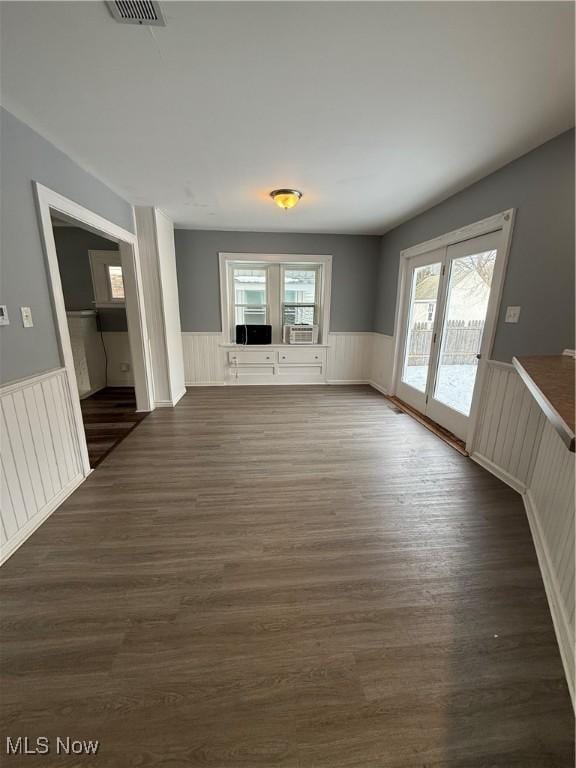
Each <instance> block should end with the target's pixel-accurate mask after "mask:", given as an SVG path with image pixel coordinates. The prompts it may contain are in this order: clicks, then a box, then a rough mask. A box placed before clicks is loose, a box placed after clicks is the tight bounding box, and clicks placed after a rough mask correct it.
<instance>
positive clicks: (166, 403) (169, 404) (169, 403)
mask: <svg viewBox="0 0 576 768" xmlns="http://www.w3.org/2000/svg"><path fill="white" fill-rule="evenodd" d="M187 386H189V385H187ZM185 394H186V387H184V389H183V390H182V391H181V392H179V393H178V394H177V395H176V397H175V398H174V400H155V401H154V405H155V406H156V408H174V406H176V405H177V404H178V403H179V402H180V400H182V398H183V397H184V395H185Z"/></svg>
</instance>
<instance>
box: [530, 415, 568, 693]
mask: <svg viewBox="0 0 576 768" xmlns="http://www.w3.org/2000/svg"><path fill="white" fill-rule="evenodd" d="M524 502H525V505H526V512H527V513H528V520H529V522H530V528H531V530H532V536H533V538H534V543H535V545H536V552H537V554H538V561H539V563H540V570H541V571H542V577H543V580H544V585H545V587H546V594H547V595H548V602H549V604H550V611H551V613H552V618H553V620H554V627H555V629H556V635H557V637H558V644H559V646H560V653H561V655H562V662H563V664H564V669H565V671H566V677H567V680H568V685H569V687H570V694H571V696H572V701H574V675H575V673H576V669H575V663H574V650H575V646H574V641H575V636H574V454H573V453H571V452H570V451H569V450H568V449H567V447H566V445H565V444H564V443H563V442H562V440H561V438H560V437H559V435H558V434H557V433H556V431H555V430H554V428H553V427H552V425H551V424H550V422H548V421H546V423H545V424H544V429H543V430H542V433H541V438H540V441H539V446H538V453H537V456H536V461H535V464H534V469H533V472H532V476H531V478H530V479H529V487H528V490H527V492H526V494H525V496H524Z"/></svg>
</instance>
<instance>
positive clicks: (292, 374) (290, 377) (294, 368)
mask: <svg viewBox="0 0 576 768" xmlns="http://www.w3.org/2000/svg"><path fill="white" fill-rule="evenodd" d="M278 380H280V381H287V382H295V383H298V384H308V383H313V382H321V381H324V370H323V368H322V365H279V366H278Z"/></svg>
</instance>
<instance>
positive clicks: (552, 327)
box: [375, 130, 574, 362]
mask: <svg viewBox="0 0 576 768" xmlns="http://www.w3.org/2000/svg"><path fill="white" fill-rule="evenodd" d="M506 208H516V209H517V212H516V223H515V227H514V234H513V239H512V248H511V251H510V257H509V261H508V269H507V273H506V279H505V283H504V291H503V295H502V303H501V311H500V317H499V319H498V326H497V330H496V338H495V343H494V350H493V353H492V357H493V358H494V359H496V360H501V361H504V362H510V360H511V358H512V356H513V355H527V354H535V355H537V354H554V353H558V352H561V351H562V350H563V349H566V348H570V349H573V348H574V131H573V130H571V131H567V132H566V133H563V134H561V135H560V136H557V137H556V138H555V139H552V140H551V141H549V142H547V143H546V144H543V145H542V146H541V147H538V148H537V149H535V150H534V151H532V152H530V153H528V154H527V155H524V156H523V157H521V158H519V159H518V160H515V161H514V162H513V163H510V164H509V165H506V166H504V168H501V169H500V170H499V171H496V172H495V173H493V174H491V175H490V176H486V178H484V179H482V180H481V181H479V182H477V183H476V184H473V185H472V186H470V187H468V188H467V189H465V190H463V191H462V192H459V193H458V194H456V195H454V196H453V197H451V198H449V199H448V200H445V201H444V202H443V203H440V204H439V205H437V206H435V207H434V208H431V209H430V210H428V211H426V212H425V213H423V214H421V215H419V216H416V217H415V218H413V219H411V220H410V221H407V222H406V223H404V224H402V225H400V226H399V227H397V228H396V229H394V230H392V231H391V232H388V233H387V234H386V235H384V237H383V238H382V252H381V260H380V274H379V280H378V281H379V291H378V299H377V305H376V314H375V330H377V331H379V332H380V333H386V334H389V335H393V334H394V315H395V311H396V289H397V282H398V268H399V260H400V251H401V250H403V249H404V248H409V247H410V246H412V245H416V244H417V243H421V242H424V241H426V240H429V239H430V238H433V237H437V236H438V235H442V234H444V233H446V232H449V231H451V230H453V229H458V228H459V227H462V226H464V225H466V224H471V223H472V222H474V221H478V220H479V219H483V218H486V217H487V216H491V215H492V214H495V213H498V212H500V211H503V210H505V209H506ZM508 305H520V306H521V307H522V313H521V317H520V322H519V323H518V324H517V325H512V324H508V323H504V314H505V310H506V307H507V306H508Z"/></svg>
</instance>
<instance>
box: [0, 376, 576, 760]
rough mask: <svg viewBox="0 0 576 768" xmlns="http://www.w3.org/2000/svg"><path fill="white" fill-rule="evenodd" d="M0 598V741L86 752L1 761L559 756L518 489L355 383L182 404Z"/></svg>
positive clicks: (558, 670)
mask: <svg viewBox="0 0 576 768" xmlns="http://www.w3.org/2000/svg"><path fill="white" fill-rule="evenodd" d="M0 588H1V591H2V601H3V605H2V613H1V623H0V626H1V633H2V650H3V652H2V656H1V663H2V681H1V688H0V691H1V693H0V696H1V701H2V728H1V733H2V735H3V737H4V736H5V735H14V736H17V735H28V736H37V735H45V736H50V737H53V738H55V737H56V736H61V737H65V736H71V737H73V738H78V739H99V741H100V748H99V752H98V754H97V756H96V757H86V756H80V757H76V758H72V757H63V756H57V755H56V754H53V753H51V754H50V755H48V756H42V757H37V758H36V757H9V758H4V762H3V764H5V765H6V766H19V765H22V766H31V765H39V766H44V767H45V768H47V767H48V766H74V767H75V768H76V766H97V767H98V768H130V767H136V766H140V767H142V768H148V767H149V766H165V767H168V766H169V767H170V768H181V767H184V766H198V767H200V766H201V767H202V768H273V767H274V766H281V767H282V768H572V766H573V765H574V750H573V717H572V709H571V704H570V700H569V695H568V690H567V686H566V683H565V680H564V676H563V670H562V664H561V661H560V656H559V653H558V649H557V645H556V640H555V637H554V631H553V628H552V622H551V619H550V613H549V610H548V606H547V602H546V597H545V593H544V588H543V585H542V579H541V576H540V572H539V570H538V565H537V561H536V555H535V552H534V548H533V545H532V541H531V537H530V532H529V529H528V524H527V521H526V516H525V513H524V510H523V506H522V501H521V498H520V496H518V495H517V494H516V493H515V492H513V491H512V490H511V489H510V488H508V487H507V486H506V485H504V484H503V483H501V482H499V481H498V480H496V479H495V478H494V477H492V476H491V475H489V474H488V473H487V472H485V471H484V470H483V469H481V468H480V467H479V466H477V465H476V464H474V463H473V462H472V461H471V460H469V459H466V458H464V457H463V456H461V455H459V454H458V453H457V452H456V451H454V450H453V449H452V448H450V447H449V446H448V445H445V444H444V443H443V442H442V441H440V440H439V439H438V438H437V437H435V436H434V435H433V434H432V433H431V432H429V431H428V430H427V429H425V428H424V427H423V426H422V425H420V424H418V423H417V422H416V421H415V420H414V419H412V418H411V417H410V416H408V415H406V414H404V413H399V412H398V409H396V408H394V407H393V406H392V404H391V403H389V402H388V401H387V400H386V399H385V398H384V397H382V396H381V395H379V394H378V393H376V392H375V391H373V390H371V389H369V388H368V387H269V388H268V387H266V388H265V387H248V388H242V387H221V388H213V389H200V388H198V389H193V390H192V391H190V392H189V393H188V394H187V395H186V397H185V398H183V400H182V401H181V402H180V404H179V405H178V406H177V408H176V409H174V410H171V409H163V410H159V411H155V412H154V413H152V414H151V415H150V416H149V417H148V418H147V419H146V420H145V421H143V422H142V423H141V424H140V425H138V427H137V428H136V429H135V430H134V431H133V432H132V433H131V434H130V435H128V437H127V438H126V439H125V440H124V441H123V442H122V443H121V445H119V446H118V447H117V448H116V449H115V450H114V452H113V453H112V454H111V455H109V456H108V458H107V459H106V460H105V461H104V462H103V463H102V464H101V465H100V466H99V467H98V469H97V470H96V471H95V472H94V473H92V475H91V476H90V477H89V478H88V480H87V481H86V482H85V483H84V485H83V486H81V488H80V489H78V491H76V493H74V494H73V495H72V496H71V497H70V498H69V499H68V500H67V501H66V502H65V503H64V504H63V505H62V506H61V507H60V508H59V509H58V510H57V511H56V512H55V513H54V514H53V515H52V517H51V518H50V519H49V520H47V522H46V523H45V524H44V525H43V526H42V527H41V528H40V529H39V530H38V531H37V532H36V533H35V534H34V535H33V536H32V537H31V539H29V541H28V542H26V544H25V545H24V546H23V547H22V548H21V549H20V550H19V551H18V552H17V553H16V554H15V555H14V556H13V557H12V558H11V559H10V560H9V561H8V562H7V563H6V565H5V566H4V567H3V568H2V569H1V571H0ZM1 748H2V749H3V748H4V747H3V745H2V746H1Z"/></svg>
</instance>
